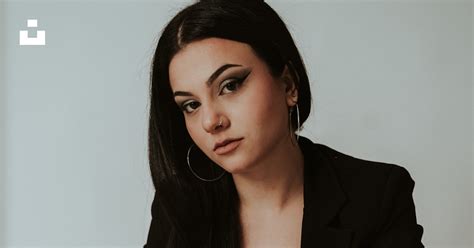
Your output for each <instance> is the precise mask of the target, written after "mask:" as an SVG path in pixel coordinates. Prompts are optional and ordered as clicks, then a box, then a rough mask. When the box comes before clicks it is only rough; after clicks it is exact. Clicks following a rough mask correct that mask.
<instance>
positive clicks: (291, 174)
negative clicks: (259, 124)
mask: <svg viewBox="0 0 474 248" xmlns="http://www.w3.org/2000/svg"><path fill="white" fill-rule="evenodd" d="M291 138H293V137H291ZM295 144H297V142H296V139H294V138H293V142H292V140H291V139H290V137H289V138H288V139H283V140H282V142H280V144H277V145H276V146H275V150H274V151H273V152H272V153H271V156H269V157H267V158H265V160H264V161H261V162H260V163H259V164H258V165H255V166H252V170H251V171H246V172H245V173H238V174H233V175H232V177H233V179H234V183H235V186H236V189H237V192H238V194H239V198H240V204H241V209H253V210H256V211H258V210H260V211H264V212H267V213H268V212H272V213H275V212H277V213H279V212H282V211H283V210H284V209H286V208H288V207H289V206H291V205H292V204H293V203H302V202H303V188H304V187H303V180H304V178H303V170H304V158H303V153H302V152H301V149H300V148H299V146H298V145H295Z"/></svg>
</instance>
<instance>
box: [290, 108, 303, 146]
mask: <svg viewBox="0 0 474 248" xmlns="http://www.w3.org/2000/svg"><path fill="white" fill-rule="evenodd" d="M295 107H296V123H297V129H296V140H297V141H298V140H299V138H300V135H299V133H300V131H301V126H300V109H299V107H298V103H297V104H296V106H295ZM292 112H293V108H291V110H290V129H291V123H292V121H291V113H292Z"/></svg>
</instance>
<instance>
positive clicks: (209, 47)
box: [169, 38, 297, 173]
mask: <svg viewBox="0 0 474 248" xmlns="http://www.w3.org/2000/svg"><path fill="white" fill-rule="evenodd" d="M282 75H283V76H282V77H279V78H274V77H273V76H272V75H271V73H270V70H269V68H267V65H266V64H265V63H264V61H262V60H261V59H260V58H258V57H257V56H256V55H255V54H254V52H253V50H252V48H251V47H250V46H249V45H247V44H245V43H240V42H236V41H231V40H226V39H219V38H208V39H204V40H200V41H195V42H192V43H190V44H188V45H187V46H185V47H184V48H183V49H182V50H181V51H179V52H178V53H177V54H176V55H175V56H174V57H173V59H172V60H171V63H170V66H169V76H170V84H171V88H172V91H173V93H174V95H175V98H174V99H175V102H176V103H177V104H178V106H180V107H181V108H182V111H183V115H184V119H185V122H186V128H187V130H188V132H189V134H190V136H191V138H192V139H193V141H194V142H195V143H196V145H197V146H198V147H199V148H200V149H201V150H202V151H203V152H204V153H205V154H206V155H207V156H208V157H209V158H210V159H212V160H213V161H214V162H215V163H217V164H218V165H220V166H221V167H222V168H224V169H225V170H226V171H228V172H230V173H241V172H245V171H248V170H249V169H251V168H252V166H253V165H256V164H258V163H259V161H261V160H262V159H265V158H266V157H268V156H271V154H272V151H274V150H275V147H276V146H278V145H282V142H285V141H287V140H288V134H289V133H288V132H289V126H288V108H289V107H291V106H294V105H295V103H296V96H297V94H296V90H294V87H293V86H294V85H293V84H288V83H287V82H290V81H291V80H286V79H288V77H287V75H289V74H288V73H287V71H286V70H285V72H284V73H283V74H282ZM208 84H209V85H208ZM287 85H289V87H287ZM180 92H181V93H180ZM183 92H187V93H183ZM219 122H221V124H222V125H221V126H219V125H218V124H219ZM225 139H241V140H240V142H237V143H239V145H238V146H237V148H235V149H234V150H232V151H231V152H228V153H224V154H219V152H218V151H215V150H214V147H215V144H216V143H217V142H219V141H222V140H225Z"/></svg>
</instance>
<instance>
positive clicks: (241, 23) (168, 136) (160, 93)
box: [148, 0, 311, 248]
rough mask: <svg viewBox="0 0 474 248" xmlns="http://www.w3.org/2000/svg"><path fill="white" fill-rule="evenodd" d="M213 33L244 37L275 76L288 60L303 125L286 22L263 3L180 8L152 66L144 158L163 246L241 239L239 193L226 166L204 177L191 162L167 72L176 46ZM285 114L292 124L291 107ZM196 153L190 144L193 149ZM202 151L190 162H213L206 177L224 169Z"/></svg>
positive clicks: (301, 69)
mask: <svg viewBox="0 0 474 248" xmlns="http://www.w3.org/2000/svg"><path fill="white" fill-rule="evenodd" d="M211 37H215V38H222V39H228V40H233V41H238V42H242V43H246V44H248V45H249V46H250V47H251V48H252V51H253V52H254V53H255V54H256V56H257V57H259V58H260V59H261V60H262V61H263V62H264V63H265V64H266V65H267V66H268V68H269V69H270V72H271V74H272V75H273V76H275V77H278V76H280V75H281V74H282V73H283V70H284V68H285V66H287V67H288V68H289V72H290V73H291V75H292V78H294V79H295V80H294V82H295V84H296V88H297V89H298V106H299V118H300V125H302V124H303V123H304V122H305V121H306V119H307V118H308V115H309V113H310V110H311V92H310V85H309V81H308V76H307V73H306V69H305V66H304V64H303V60H302V58H301V56H300V54H299V52H298V49H297V47H296V45H295V43H294V41H293V38H292V37H291V34H290V32H289V31H288V29H287V27H286V25H285V23H284V22H283V21H282V19H281V18H280V16H279V15H278V14H277V13H276V12H275V11H274V10H273V9H272V8H271V7H270V6H269V5H268V4H267V3H265V2H264V1H256V0H248V1H244V0H202V1H198V2H195V3H193V4H191V5H189V6H187V7H185V8H184V9H182V10H181V11H179V12H178V13H177V14H176V15H175V16H174V17H173V18H172V19H171V20H170V21H169V23H167V25H166V26H165V28H164V29H163V30H162V33H161V36H160V38H159V40H158V44H157V47H156V50H155V54H154V56H153V60H152V66H151V83H150V115H149V127H148V158H149V165H150V171H151V176H152V180H153V184H154V187H155V190H156V192H155V194H156V195H155V199H154V201H153V206H152V213H154V215H153V219H152V225H155V228H156V226H157V228H156V230H160V232H162V234H163V238H162V240H161V242H162V243H161V244H160V245H161V246H160V247H219V248H224V247H229V248H231V247H234V248H238V247H241V245H242V244H241V242H242V228H241V223H240V218H239V197H238V194H237V191H236V188H235V184H234V181H233V179H232V176H231V174H229V173H226V174H225V175H224V176H223V177H222V178H221V179H219V180H217V181H214V182H205V181H201V180H199V179H198V178H196V177H195V176H194V175H193V174H192V173H191V172H190V170H189V168H188V165H187V161H186V157H187V151H188V148H189V147H190V146H191V145H192V144H193V141H192V139H191V137H190V136H189V134H188V131H187V130H186V126H185V122H184V116H183V113H182V112H181V110H180V109H179V107H178V105H177V104H176V103H175V101H174V99H173V93H172V90H171V86H170V80H169V74H168V69H169V68H168V67H169V65H170V61H171V59H172V58H173V56H175V55H176V54H177V53H178V52H179V51H180V50H181V49H183V48H184V47H185V46H186V45H187V44H189V43H191V42H194V41H199V40H202V39H206V38H211ZM290 121H291V125H290V126H292V127H295V129H296V128H297V116H296V114H294V115H292V119H291V120H290ZM293 131H294V130H293ZM198 153H199V149H197V148H196V147H194V148H193V154H198ZM200 153H201V156H200V158H198V157H199V156H198V155H196V156H193V160H192V163H193V167H194V166H197V167H202V168H214V169H209V170H207V171H205V176H206V177H207V178H214V177H217V176H218V175H219V174H220V173H222V171H223V170H222V169H221V168H220V167H219V166H218V165H216V164H215V163H213V162H212V161H211V160H210V159H209V158H207V157H206V156H205V155H203V154H204V153H203V152H202V151H201V152H200ZM219 169H220V170H219ZM149 235H153V234H149Z"/></svg>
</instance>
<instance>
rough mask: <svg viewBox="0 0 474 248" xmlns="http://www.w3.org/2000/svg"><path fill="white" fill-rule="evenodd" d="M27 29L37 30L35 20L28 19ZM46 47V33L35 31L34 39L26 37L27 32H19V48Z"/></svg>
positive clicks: (36, 21)
mask: <svg viewBox="0 0 474 248" xmlns="http://www.w3.org/2000/svg"><path fill="white" fill-rule="evenodd" d="M27 26H28V27H29V28H37V27H38V20H37V19H28V21H27ZM44 45H46V31H44V30H38V31H36V37H28V30H20V46H44Z"/></svg>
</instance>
